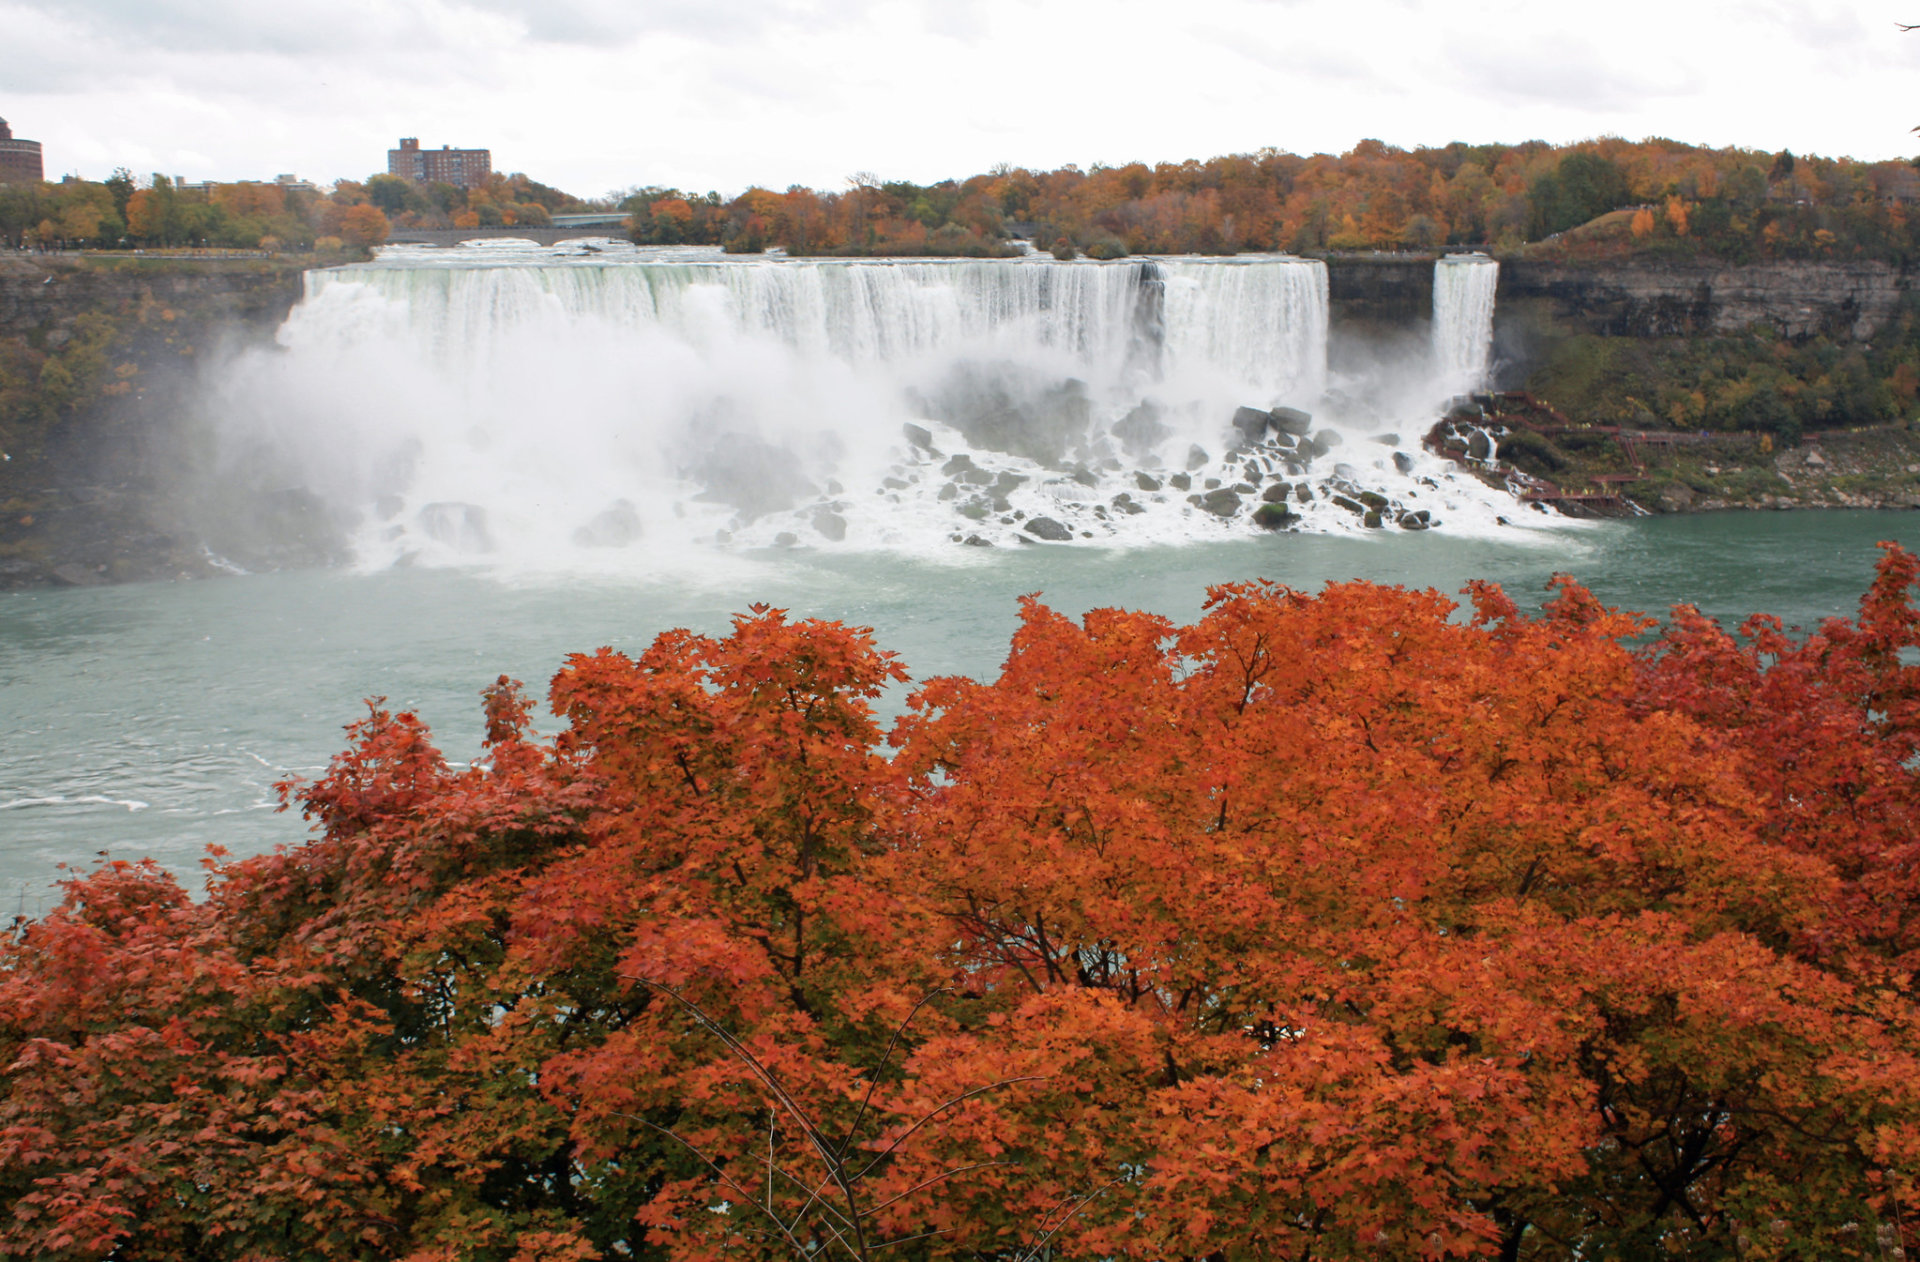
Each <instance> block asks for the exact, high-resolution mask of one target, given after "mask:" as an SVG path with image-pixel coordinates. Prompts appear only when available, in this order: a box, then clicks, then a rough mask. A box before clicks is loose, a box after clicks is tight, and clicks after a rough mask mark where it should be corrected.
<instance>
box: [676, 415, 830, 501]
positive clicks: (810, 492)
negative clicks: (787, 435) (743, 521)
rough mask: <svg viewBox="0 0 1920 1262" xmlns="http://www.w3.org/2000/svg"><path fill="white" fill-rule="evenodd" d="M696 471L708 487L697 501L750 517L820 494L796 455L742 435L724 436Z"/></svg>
mask: <svg viewBox="0 0 1920 1262" xmlns="http://www.w3.org/2000/svg"><path fill="white" fill-rule="evenodd" d="M695 472H696V475H697V477H698V479H699V481H701V482H703V483H705V484H706V490H704V491H702V492H700V494H698V495H696V496H694V498H695V499H699V500H706V501H709V502H718V503H722V504H727V505H730V506H732V507H734V508H737V509H739V510H740V511H741V512H742V513H743V514H745V515H746V516H748V517H758V516H760V515H761V514H762V513H777V512H784V511H786V510H787V509H790V508H793V507H794V506H795V505H796V504H799V503H800V502H801V501H803V500H808V499H812V498H813V497H814V496H816V495H818V494H819V493H820V488H819V487H817V486H815V485H814V484H813V482H812V481H811V480H809V479H808V478H807V476H806V475H805V474H803V473H801V472H800V462H799V460H798V459H797V458H796V457H795V456H794V454H793V453H792V452H790V451H788V450H787V449H786V448H784V447H776V446H774V445H773V444H771V443H766V442H761V441H760V440H759V439H756V438H747V437H743V436H741V435H738V434H733V435H726V436H723V437H722V438H721V440H720V444H719V445H718V446H716V447H715V448H714V449H713V450H712V451H710V452H708V453H707V455H706V457H705V458H704V459H703V460H702V461H701V462H700V466H699V468H698V469H697V470H696V471H695Z"/></svg>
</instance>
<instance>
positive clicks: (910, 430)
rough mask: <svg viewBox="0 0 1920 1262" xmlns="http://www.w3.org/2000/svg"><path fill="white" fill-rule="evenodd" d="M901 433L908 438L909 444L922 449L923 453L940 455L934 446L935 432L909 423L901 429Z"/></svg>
mask: <svg viewBox="0 0 1920 1262" xmlns="http://www.w3.org/2000/svg"><path fill="white" fill-rule="evenodd" d="M900 432H901V433H902V434H905V435H906V436H907V441H908V442H910V443H912V444H913V445H914V446H916V447H918V448H920V449H921V450H922V451H925V452H928V453H930V454H932V455H936V456H937V455H939V454H940V453H939V452H938V451H937V450H935V449H934V446H933V431H932V430H930V429H928V428H927V427H926V426H924V425H915V424H914V423H913V422H912V421H908V422H907V423H906V424H905V425H902V426H901V427H900Z"/></svg>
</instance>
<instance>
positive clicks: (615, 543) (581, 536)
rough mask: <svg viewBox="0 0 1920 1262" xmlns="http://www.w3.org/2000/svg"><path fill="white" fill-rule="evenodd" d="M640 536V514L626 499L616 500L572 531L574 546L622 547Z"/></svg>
mask: <svg viewBox="0 0 1920 1262" xmlns="http://www.w3.org/2000/svg"><path fill="white" fill-rule="evenodd" d="M639 537H640V514H639V513H637V512H635V511H634V507H633V504H632V503H631V502H630V501H628V500H617V501H615V502H614V504H613V505H612V506H611V507H609V508H605V509H602V510H601V511H600V512H598V513H596V514H594V517H593V520H592V521H590V522H588V523H587V524H586V525H584V526H582V527H580V529H578V530H576V531H574V532H573V542H574V546H575V547H580V548H624V547H626V546H627V545H628V544H630V543H632V542H633V541H634V540H636V539H638V538H639Z"/></svg>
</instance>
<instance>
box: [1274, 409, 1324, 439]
mask: <svg viewBox="0 0 1920 1262" xmlns="http://www.w3.org/2000/svg"><path fill="white" fill-rule="evenodd" d="M1267 419H1268V421H1269V422H1270V423H1271V424H1272V425H1273V428H1274V430H1275V432H1276V433H1281V434H1291V435H1292V436H1293V437H1295V438H1304V437H1305V436H1306V434H1307V431H1309V430H1311V429H1312V428H1313V414H1312V413H1310V412H1302V411H1301V410H1300V409H1299V408H1274V409H1273V410H1272V411H1270V412H1268V413H1267Z"/></svg>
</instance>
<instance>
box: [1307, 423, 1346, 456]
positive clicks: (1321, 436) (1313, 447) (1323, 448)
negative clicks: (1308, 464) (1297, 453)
mask: <svg viewBox="0 0 1920 1262" xmlns="http://www.w3.org/2000/svg"><path fill="white" fill-rule="evenodd" d="M1300 445H1301V446H1302V447H1304V448H1306V449H1308V450H1310V451H1312V452H1313V453H1314V454H1315V455H1317V456H1324V455H1326V454H1327V453H1328V452H1330V451H1332V450H1333V449H1334V448H1335V447H1338V446H1339V445H1340V435H1339V434H1338V433H1337V432H1335V431H1333V430H1330V429H1323V430H1321V431H1320V432H1319V433H1317V434H1315V435H1314V436H1313V437H1312V438H1309V439H1308V440H1307V441H1306V442H1304V443H1302V444H1300Z"/></svg>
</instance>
